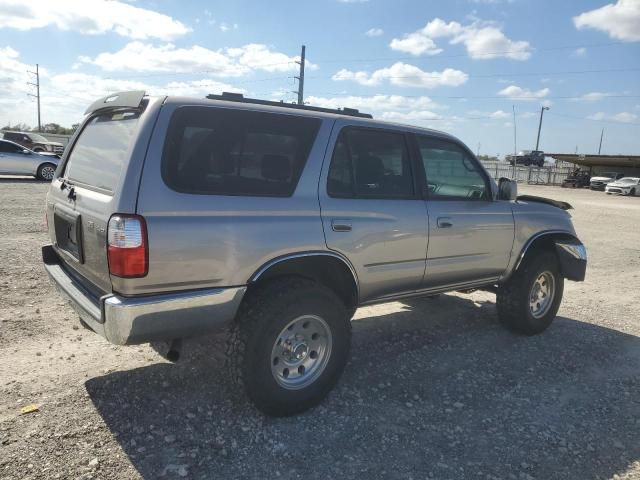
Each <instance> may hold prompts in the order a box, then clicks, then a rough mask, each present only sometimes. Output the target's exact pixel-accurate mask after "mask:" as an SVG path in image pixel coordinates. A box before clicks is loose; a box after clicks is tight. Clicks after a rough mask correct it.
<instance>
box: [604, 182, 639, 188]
mask: <svg viewBox="0 0 640 480" xmlns="http://www.w3.org/2000/svg"><path fill="white" fill-rule="evenodd" d="M607 186H608V187H618V188H620V187H622V188H631V187H636V186H637V185H636V184H633V183H620V182H610V183H609V184H608V185H607Z"/></svg>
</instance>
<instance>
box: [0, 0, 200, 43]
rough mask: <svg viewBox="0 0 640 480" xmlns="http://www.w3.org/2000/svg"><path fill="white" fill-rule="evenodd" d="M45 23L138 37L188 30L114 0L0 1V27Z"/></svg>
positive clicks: (25, 27)
mask: <svg viewBox="0 0 640 480" xmlns="http://www.w3.org/2000/svg"><path fill="white" fill-rule="evenodd" d="M47 26H55V27H57V28H59V29H60V30H72V31H75V32H79V33H83V34H89V35H98V34H104V33H108V32H113V33H117V34H118V35H122V36H124V37H129V38H133V39H139V40H144V39H147V38H160V39H163V40H171V39H173V38H176V37H179V36H181V35H184V34H186V33H188V32H189V31H191V29H190V28H189V27H187V26H186V25H184V24H183V23H182V22H180V21H178V20H176V19H174V18H172V17H170V16H168V15H165V14H162V13H159V12H155V11H153V10H148V9H146V8H141V7H137V6H134V5H130V4H127V3H124V2H122V1H117V0H112V1H108V0H92V1H87V0H56V1H52V0H30V1H28V2H25V1H24V0H2V2H0V29H2V28H13V29H17V30H32V29H36V28H43V27H47Z"/></svg>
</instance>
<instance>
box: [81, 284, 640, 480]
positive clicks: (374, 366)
mask: <svg viewBox="0 0 640 480" xmlns="http://www.w3.org/2000/svg"><path fill="white" fill-rule="evenodd" d="M399 305H400V306H399ZM380 311H382V314H379V315H377V316H372V315H371V314H372V313H373V312H380ZM353 329H354V337H353V340H354V341H353V351H352V359H351V361H350V363H349V365H348V366H347V369H346V371H345V374H344V375H343V377H342V379H341V381H340V383H339V385H338V387H337V388H336V390H335V391H334V392H333V393H332V394H331V395H330V396H329V398H328V399H327V400H326V401H325V402H324V403H323V404H321V405H320V406H319V407H317V408H315V409H313V410H311V411H309V412H306V413H305V414H303V415H299V416H297V417H291V418H284V419H272V418H267V417H265V416H263V415H262V414H260V413H259V412H257V411H256V410H255V409H254V408H253V407H252V406H251V405H250V404H249V403H248V402H247V401H246V400H245V399H244V397H243V396H242V395H240V394H238V393H237V392H236V391H235V389H234V388H233V387H232V386H231V385H229V383H228V382H227V381H226V377H225V375H224V372H223V369H222V368H221V366H222V365H221V361H220V358H219V355H213V354H210V353H211V352H212V351H213V350H212V349H213V346H211V345H208V344H207V343H206V342H204V343H202V344H201V345H198V346H197V348H195V349H194V350H193V352H195V353H193V354H192V355H191V359H190V360H189V361H186V362H185V363H178V364H176V365H170V364H167V363H157V364H154V365H150V366H146V367H142V368H138V369H134V370H130V371H123V372H113V373H110V374H108V375H105V376H101V377H97V378H93V379H90V380H88V381H87V382H86V389H87V391H88V393H89V395H90V398H91V399H92V401H93V402H94V404H95V406H96V408H97V410H98V412H99V413H100V415H101V416H102V417H103V419H104V421H105V422H106V424H107V426H108V427H109V428H110V429H111V431H112V432H113V434H114V436H115V437H116V438H117V440H118V442H119V443H120V445H121V446H122V449H123V451H124V452H125V453H126V454H127V455H128V457H129V459H130V461H131V462H132V464H133V465H134V466H135V468H136V469H137V470H138V472H139V473H140V475H141V476H142V477H143V478H146V479H152V478H157V477H163V478H174V477H175V478H178V477H179V476H187V477H189V478H214V477H215V478H275V477H282V478H300V477H305V478H323V479H325V478H338V477H341V478H367V479H369V478H402V479H406V478H438V479H443V478H452V479H453V478H456V479H457V478H500V479H502V478H516V479H522V478H541V479H542V478H543V479H551V478H563V479H566V478H580V479H588V478H603V477H606V478H609V477H611V476H613V475H614V474H616V473H621V472H624V471H625V470H626V469H627V468H628V467H629V466H630V464H632V463H633V462H634V461H637V460H638V459H640V400H639V399H640V395H639V394H640V377H639V375H638V371H639V367H640V339H639V338H638V337H635V336H632V335H628V334H624V333H621V332H619V331H615V330H611V329H607V328H603V327H600V326H596V325H592V324H589V323H585V322H580V321H577V320H573V319H571V318H567V317H566V316H565V317H559V318H558V319H557V320H556V321H555V322H554V324H553V325H552V327H551V328H550V329H549V330H548V331H547V332H545V333H544V334H543V335H540V336H537V337H521V336H516V335H513V334H511V333H509V332H507V331H505V330H504V329H502V328H501V327H500V326H499V325H498V323H497V321H496V318H495V305H494V304H493V303H492V302H478V301H476V302H474V301H472V300H471V299H470V298H469V297H460V296H444V295H443V296H441V297H439V298H436V299H417V300H411V301H407V302H403V303H402V304H392V305H390V306H389V307H387V306H385V307H377V308H376V309H375V310H373V309H361V310H360V311H359V312H358V314H357V315H356V320H354V322H353Z"/></svg>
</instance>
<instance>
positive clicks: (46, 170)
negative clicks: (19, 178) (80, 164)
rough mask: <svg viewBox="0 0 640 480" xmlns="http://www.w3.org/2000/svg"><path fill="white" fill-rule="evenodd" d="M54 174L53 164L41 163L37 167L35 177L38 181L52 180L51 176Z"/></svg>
mask: <svg viewBox="0 0 640 480" xmlns="http://www.w3.org/2000/svg"><path fill="white" fill-rule="evenodd" d="M55 173H56V166H55V165H54V164H53V163H43V164H42V165H40V166H39V167H38V172H37V173H36V176H37V177H38V179H39V180H47V181H51V180H53V176H54V175H55Z"/></svg>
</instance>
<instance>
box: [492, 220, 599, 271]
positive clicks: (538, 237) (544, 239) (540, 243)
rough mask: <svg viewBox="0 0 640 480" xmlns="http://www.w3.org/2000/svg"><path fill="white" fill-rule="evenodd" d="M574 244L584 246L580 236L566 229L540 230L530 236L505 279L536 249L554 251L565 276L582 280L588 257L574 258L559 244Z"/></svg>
mask: <svg viewBox="0 0 640 480" xmlns="http://www.w3.org/2000/svg"><path fill="white" fill-rule="evenodd" d="M565 244H572V245H579V246H581V247H582V248H584V245H582V242H581V241H580V240H579V239H578V237H577V236H576V235H575V234H573V233H571V232H567V231H564V230H547V231H543V232H538V233H536V234H534V235H532V236H531V238H529V240H527V242H526V243H525V244H524V246H523V247H522V249H521V251H520V253H519V255H518V258H517V260H516V262H515V265H514V267H513V269H512V270H511V272H509V274H508V275H507V276H506V277H505V278H504V279H503V281H504V280H508V278H509V277H511V275H513V273H514V272H516V271H517V270H518V268H520V266H521V265H522V262H523V260H524V259H525V258H526V257H527V255H531V254H533V253H534V252H536V251H540V250H543V251H550V252H553V253H554V254H555V255H556V257H557V258H558V263H559V264H560V269H561V272H562V275H563V276H564V277H565V278H568V279H570V280H577V281H582V280H584V269H585V268H586V257H585V258H584V259H576V258H572V256H571V255H566V254H565V253H564V250H561V248H560V246H559V245H565ZM577 260H583V261H584V265H582V262H581V261H578V262H577V264H576V261H577ZM576 270H577V271H576Z"/></svg>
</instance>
